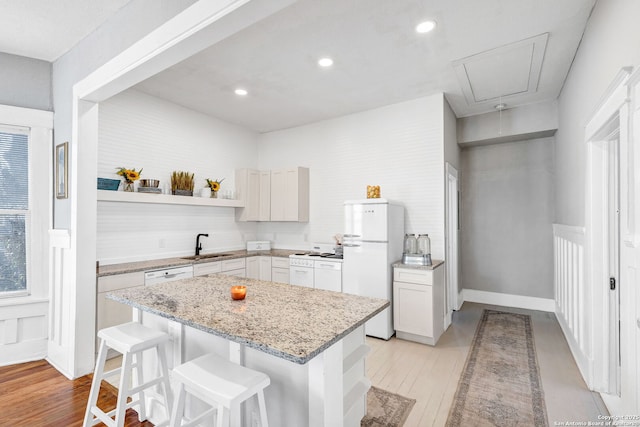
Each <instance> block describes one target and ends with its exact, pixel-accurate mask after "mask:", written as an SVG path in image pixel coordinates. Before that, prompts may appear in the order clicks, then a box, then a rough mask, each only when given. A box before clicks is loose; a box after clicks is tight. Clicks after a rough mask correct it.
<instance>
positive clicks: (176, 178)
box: [171, 171, 193, 196]
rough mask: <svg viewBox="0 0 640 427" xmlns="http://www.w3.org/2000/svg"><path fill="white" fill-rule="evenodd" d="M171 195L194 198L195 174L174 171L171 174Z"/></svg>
mask: <svg viewBox="0 0 640 427" xmlns="http://www.w3.org/2000/svg"><path fill="white" fill-rule="evenodd" d="M171 194H175V195H177V196H193V174H192V173H189V172H177V171H173V172H172V173H171Z"/></svg>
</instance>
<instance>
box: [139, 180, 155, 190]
mask: <svg viewBox="0 0 640 427" xmlns="http://www.w3.org/2000/svg"><path fill="white" fill-rule="evenodd" d="M159 185H160V180H159V179H141V180H140V187H152V188H158V186H159Z"/></svg>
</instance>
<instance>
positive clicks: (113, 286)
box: [96, 271, 144, 358]
mask: <svg viewBox="0 0 640 427" xmlns="http://www.w3.org/2000/svg"><path fill="white" fill-rule="evenodd" d="M142 286H144V272H143V271H139V272H135V273H126V274H115V275H112V276H101V277H98V296H97V301H96V302H97V307H96V308H97V310H96V311H97V312H96V317H97V319H96V352H97V350H98V348H99V345H100V342H99V341H100V340H99V339H98V337H97V334H98V331H99V330H101V329H104V328H109V327H111V326H116V325H120V324H122V323H127V322H131V320H132V319H133V309H132V308H131V307H130V306H128V305H125V304H121V303H119V302H116V301H114V300H111V299H108V298H107V294H108V293H109V292H113V291H118V290H122V289H133V288H137V287H142ZM117 355H118V353H116V352H113V351H112V352H110V353H109V356H108V357H109V358H111V357H114V356H117Z"/></svg>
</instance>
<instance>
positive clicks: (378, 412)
mask: <svg viewBox="0 0 640 427" xmlns="http://www.w3.org/2000/svg"><path fill="white" fill-rule="evenodd" d="M415 403H416V401H415V399H409V398H407V397H403V396H400V395H399V394H394V393H390V392H388V391H386V390H382V389H381V388H377V387H371V388H370V389H369V392H368V393H367V415H365V416H364V418H362V421H361V422H360V425H361V426H362V427H400V426H402V425H403V424H404V422H405V420H406V419H407V417H408V416H409V412H411V408H413V405H414V404H415Z"/></svg>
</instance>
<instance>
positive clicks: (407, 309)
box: [393, 264, 445, 345]
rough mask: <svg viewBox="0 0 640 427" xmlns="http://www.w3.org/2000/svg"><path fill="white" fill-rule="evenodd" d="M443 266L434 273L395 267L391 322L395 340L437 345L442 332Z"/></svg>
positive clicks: (432, 271) (438, 267) (426, 270)
mask: <svg viewBox="0 0 640 427" xmlns="http://www.w3.org/2000/svg"><path fill="white" fill-rule="evenodd" d="M443 265H444V264H440V265H438V266H437V267H436V268H435V269H433V270H428V269H417V268H409V267H407V268H403V267H394V269H393V323H394V328H395V330H396V336H397V337H398V338H401V339H406V340H410V341H416V342H420V343H423V344H429V345H436V343H437V342H438V339H439V338H440V335H442V333H443V332H444V307H445V304H444V267H443Z"/></svg>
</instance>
